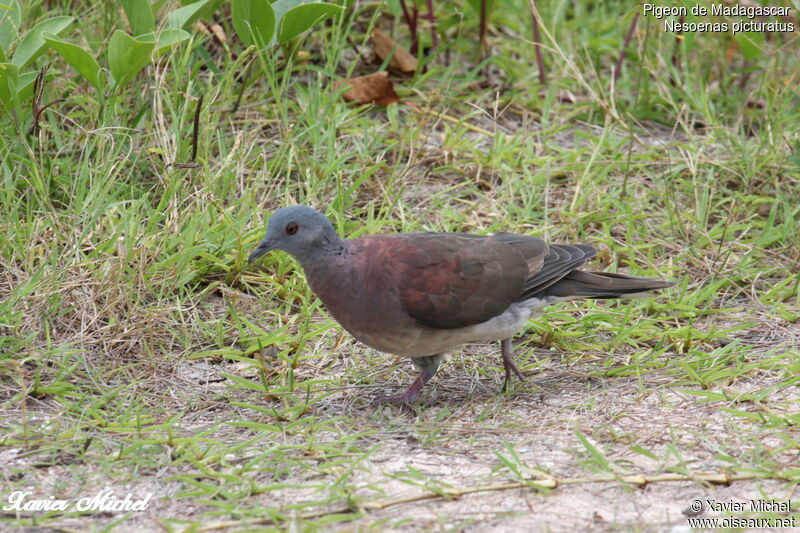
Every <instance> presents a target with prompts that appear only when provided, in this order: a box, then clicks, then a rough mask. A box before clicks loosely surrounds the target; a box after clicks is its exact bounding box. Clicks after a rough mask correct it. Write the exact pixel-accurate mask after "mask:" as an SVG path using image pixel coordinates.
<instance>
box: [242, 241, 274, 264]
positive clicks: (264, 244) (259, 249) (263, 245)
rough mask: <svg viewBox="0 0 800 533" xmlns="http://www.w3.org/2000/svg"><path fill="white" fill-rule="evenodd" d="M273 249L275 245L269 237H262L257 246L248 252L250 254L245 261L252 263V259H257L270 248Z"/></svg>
mask: <svg viewBox="0 0 800 533" xmlns="http://www.w3.org/2000/svg"><path fill="white" fill-rule="evenodd" d="M274 249H275V245H274V244H273V243H272V241H271V240H269V239H264V240H263V241H261V242H260V243H258V246H256V249H255V250H253V251H252V252H250V256H249V257H248V258H247V262H248V263H252V262H253V261H255V260H256V259H258V258H259V257H261V256H262V255H264V254H265V253H267V252H269V251H270V250H274Z"/></svg>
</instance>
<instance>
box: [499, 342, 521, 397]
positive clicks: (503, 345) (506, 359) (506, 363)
mask: <svg viewBox="0 0 800 533" xmlns="http://www.w3.org/2000/svg"><path fill="white" fill-rule="evenodd" d="M500 351H501V352H502V354H503V367H505V369H506V379H505V381H503V392H506V391H507V390H508V384H509V383H510V382H511V371H512V370H513V371H514V373H515V374H516V375H517V377H518V378H519V379H520V381H525V376H523V375H522V372H520V371H519V368H517V365H515V364H514V360H513V359H512V358H511V339H510V338H509V339H503V340H501V341H500Z"/></svg>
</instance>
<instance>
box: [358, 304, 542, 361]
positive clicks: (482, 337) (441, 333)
mask: <svg viewBox="0 0 800 533" xmlns="http://www.w3.org/2000/svg"><path fill="white" fill-rule="evenodd" d="M548 303H552V302H547V301H545V300H539V299H531V300H527V301H525V302H521V303H515V304H513V305H511V306H510V307H509V308H508V310H507V311H506V312H504V313H503V314H501V315H498V316H496V317H494V318H492V319H490V320H487V321H486V322H482V323H480V324H475V325H473V326H467V327H464V328H454V329H433V328H428V327H424V326H419V325H416V324H415V325H410V326H409V327H406V328H404V329H402V330H400V331H396V332H392V333H388V332H381V333H380V334H379V335H370V334H365V333H364V332H359V333H355V332H352V331H351V332H350V333H351V334H352V335H353V336H354V337H355V338H356V339H358V340H359V341H361V342H363V343H364V344H366V345H368V346H371V347H372V348H375V349H376V350H380V351H382V352H387V353H391V354H395V355H402V356H405V357H425V356H430V355H436V354H440V353H443V352H447V351H449V350H451V349H453V348H455V347H457V346H460V345H462V344H465V343H468V342H478V341H488V340H502V339H509V338H511V337H513V336H514V335H516V333H517V332H519V331H520V330H521V329H522V327H523V326H524V325H525V323H526V322H527V321H528V320H529V319H530V318H531V317H532V316H535V315H537V314H539V313H540V312H541V310H542V309H543V308H544V307H545V306H546V305H548Z"/></svg>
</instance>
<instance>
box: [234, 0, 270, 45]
mask: <svg viewBox="0 0 800 533" xmlns="http://www.w3.org/2000/svg"><path fill="white" fill-rule="evenodd" d="M232 14H233V28H234V29H235V30H236V35H238V36H239V39H241V40H242V42H243V43H244V44H245V45H246V46H250V45H253V44H255V45H256V46H257V47H258V48H264V47H265V46H267V45H268V44H269V43H270V41H271V40H272V35H273V33H274V32H275V13H273V11H272V5H271V4H270V3H269V2H268V0H233V6H232Z"/></svg>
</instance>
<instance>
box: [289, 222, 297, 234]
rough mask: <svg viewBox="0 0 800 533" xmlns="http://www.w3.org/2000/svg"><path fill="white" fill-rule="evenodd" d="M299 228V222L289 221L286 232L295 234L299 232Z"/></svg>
mask: <svg viewBox="0 0 800 533" xmlns="http://www.w3.org/2000/svg"><path fill="white" fill-rule="evenodd" d="M298 229H299V228H298V227H297V224H296V223H294V222H289V223H288V224H286V234H287V235H294V234H295V233H297V230H298Z"/></svg>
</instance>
